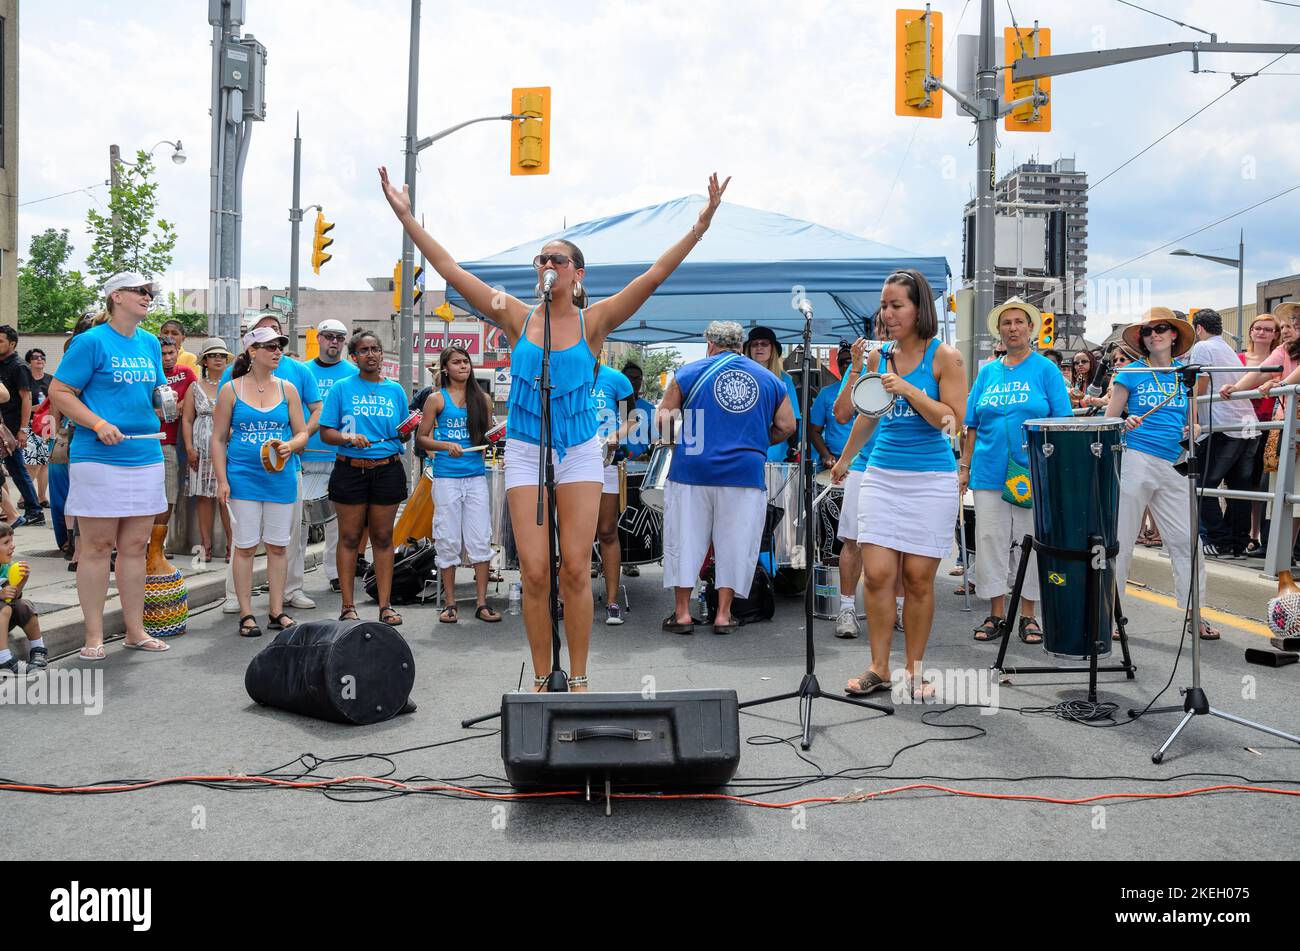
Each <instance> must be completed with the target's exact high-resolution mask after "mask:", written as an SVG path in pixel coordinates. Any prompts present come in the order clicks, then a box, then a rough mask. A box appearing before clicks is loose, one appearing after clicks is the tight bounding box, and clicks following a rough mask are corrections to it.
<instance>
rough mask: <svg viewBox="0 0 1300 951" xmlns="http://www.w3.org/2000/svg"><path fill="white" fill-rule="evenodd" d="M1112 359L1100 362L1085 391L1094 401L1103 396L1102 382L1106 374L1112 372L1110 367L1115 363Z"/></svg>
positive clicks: (1108, 358)
mask: <svg viewBox="0 0 1300 951" xmlns="http://www.w3.org/2000/svg"><path fill="white" fill-rule="evenodd" d="M1112 357H1113V351H1112ZM1112 357H1107V358H1105V359H1103V360H1100V361H1098V363H1097V369H1096V370H1094V371H1093V373H1092V379H1091V380H1089V381H1088V388H1087V390H1085V391H1084V392H1085V394H1086V395H1087V396H1090V397H1092V398H1093V399H1096V398H1097V397H1099V396H1101V381H1102V379H1103V378H1104V377H1105V376H1106V374H1107V373H1109V372H1110V365H1111V363H1112V362H1113V359H1112Z"/></svg>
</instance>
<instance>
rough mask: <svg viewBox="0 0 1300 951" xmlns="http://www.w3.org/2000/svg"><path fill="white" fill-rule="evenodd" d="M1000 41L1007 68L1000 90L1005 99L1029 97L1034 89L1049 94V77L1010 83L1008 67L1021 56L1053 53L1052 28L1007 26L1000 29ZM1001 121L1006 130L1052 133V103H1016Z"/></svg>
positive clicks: (1012, 100)
mask: <svg viewBox="0 0 1300 951" xmlns="http://www.w3.org/2000/svg"><path fill="white" fill-rule="evenodd" d="M1002 42H1003V54H1004V59H1003V62H1004V63H1006V64H1007V68H1006V69H1005V70H1003V77H1004V79H1003V92H1004V95H1005V96H1006V99H1007V102H1014V101H1015V100H1017V99H1025V98H1027V97H1029V96H1032V95H1033V94H1034V93H1035V91H1037V92H1043V93H1046V94H1048V96H1049V97H1050V96H1051V92H1052V79H1051V77H1050V76H1045V77H1043V78H1042V79H1028V80H1022V81H1020V82H1013V81H1012V79H1011V66H1012V64H1014V63H1015V61H1016V60H1018V59H1023V58H1024V57H1026V56H1047V55H1049V54H1050V53H1051V52H1052V31H1051V30H1049V29H1047V28H1045V27H1039V28H1036V29H1021V30H1016V29H1015V28H1013V27H1007V28H1006V29H1005V30H1003V31H1002ZM1002 124H1003V126H1004V127H1005V128H1006V130H1007V131H1008V132H1051V131H1052V104H1051V102H1050V99H1049V101H1048V102H1047V103H1045V104H1043V105H1041V106H1035V105H1034V104H1033V103H1032V102H1026V103H1023V104H1021V105H1019V106H1016V107H1015V108H1014V109H1012V110H1011V111H1010V112H1009V113H1007V115H1006V118H1005V119H1003V120H1002Z"/></svg>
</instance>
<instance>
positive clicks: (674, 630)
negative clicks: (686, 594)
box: [660, 612, 695, 634]
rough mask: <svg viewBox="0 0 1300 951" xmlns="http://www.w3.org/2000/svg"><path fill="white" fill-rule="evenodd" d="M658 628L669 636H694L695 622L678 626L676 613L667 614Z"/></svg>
mask: <svg viewBox="0 0 1300 951" xmlns="http://www.w3.org/2000/svg"><path fill="white" fill-rule="evenodd" d="M660 627H662V628H663V630H664V631H666V632H667V633H669V634H694V633H695V622H694V621H692V622H691V623H690V624H679V623H678V621H677V614H676V612H674V613H672V614H669V615H668V616H667V617H666V618H664V621H663V624H661V625H660Z"/></svg>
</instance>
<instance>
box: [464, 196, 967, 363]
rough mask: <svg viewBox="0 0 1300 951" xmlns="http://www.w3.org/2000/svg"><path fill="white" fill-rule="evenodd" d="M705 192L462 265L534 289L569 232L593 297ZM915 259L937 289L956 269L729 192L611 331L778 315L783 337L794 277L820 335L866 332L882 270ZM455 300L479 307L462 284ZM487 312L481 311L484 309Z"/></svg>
mask: <svg viewBox="0 0 1300 951" xmlns="http://www.w3.org/2000/svg"><path fill="white" fill-rule="evenodd" d="M704 201H705V200H704V198H703V197H701V196H699V195H691V196H687V197H684V198H677V199H674V200H672V201H668V202H664V203H663V204H661V205H652V206H650V207H648V208H641V209H639V210H637V211H630V212H626V213H625V214H621V215H612V216H610V217H608V218H598V219H596V220H595V221H588V222H584V223H583V224H579V225H574V226H573V227H572V228H568V229H566V230H564V231H559V232H556V233H555V234H551V235H547V236H546V237H543V238H538V239H536V240H534V241H530V242H528V243H526V244H521V245H518V246H517V247H514V248H511V249H510V250H508V251H502V252H501V253H500V254H496V255H493V256H492V257H490V258H486V259H484V260H482V261H469V262H465V263H463V265H462V266H463V267H464V268H465V269H466V270H468V271H469V272H470V273H472V274H474V275H476V276H478V277H479V278H481V279H482V280H484V281H486V282H487V283H488V284H491V285H493V286H498V285H499V286H502V287H504V288H505V289H506V291H507V292H508V293H510V294H512V295H514V296H515V297H518V298H519V299H520V300H524V301H531V300H535V299H536V285H537V276H536V274H535V272H534V271H533V266H532V260H533V257H534V256H535V255H536V254H537V252H538V251H539V250H540V249H541V248H542V246H543V245H545V244H546V242H548V241H552V240H554V239H556V238H565V239H567V240H569V241H572V242H573V243H574V244H576V245H577V246H578V247H580V248H581V249H582V253H583V256H584V257H585V258H586V261H587V269H586V276H585V277H584V279H583V283H584V284H585V285H586V287H587V293H588V295H589V296H590V297H591V299H592V300H599V299H600V298H603V297H608V296H610V295H611V294H614V293H616V292H618V291H619V290H621V289H622V288H623V287H625V286H626V285H627V284H628V283H629V282H630V281H631V280H632V279H633V278H635V277H636V276H637V275H639V274H641V273H642V272H643V271H644V270H645V269H646V268H647V267H649V266H650V264H652V263H653V262H654V261H655V260H656V259H657V258H658V257H659V255H660V254H662V253H663V252H664V250H665V249H667V248H669V247H670V246H671V245H672V244H673V243H674V242H676V241H677V240H679V239H680V238H681V237H682V235H684V234H686V232H687V231H688V230H690V227H691V225H692V224H693V223H694V222H695V221H696V219H697V218H698V216H699V212H700V208H701V207H702V206H703V204H704ZM904 267H911V268H916V269H917V270H918V271H920V272H921V273H922V274H924V275H925V277H926V280H928V281H929V282H930V285H931V287H932V288H933V290H934V293H935V295H936V297H937V296H938V295H940V294H942V293H944V291H945V289H946V286H947V278H948V275H949V273H950V272H949V269H948V262H947V259H946V258H943V257H922V256H920V255H915V254H911V253H909V252H907V251H903V250H901V249H899V248H894V247H890V246H889V245H884V244H880V243H878V242H875V241H868V240H867V239H866V238H859V237H856V236H855V235H851V234H846V233H844V232H842V231H835V230H832V229H831V228H825V227H823V226H821V225H817V224H813V223H812V222H808V221H800V220H799V219H797V218H790V217H788V216H786V215H779V214H776V213H774V212H770V211H759V210H758V209H754V208H746V207H744V206H743V205H734V204H731V203H730V202H728V203H725V204H724V205H723V206H722V207H721V208H719V209H718V212H717V214H716V215H715V216H714V219H713V224H712V225H711V226H710V228H709V231H708V234H707V235H705V238H704V240H703V241H701V242H700V243H699V245H697V246H696V247H695V249H694V250H693V251H691V254H690V256H689V257H688V258H687V259H686V260H685V262H683V264H682V265H681V267H679V268H678V269H677V270H676V271H675V272H674V273H673V276H672V277H671V278H669V279H668V281H666V282H665V283H664V285H663V286H662V287H661V288H659V290H658V291H657V292H656V293H655V295H654V296H653V297H651V298H650V300H648V301H647V302H646V303H645V305H644V306H643V307H642V308H641V309H640V310H639V311H637V313H636V314H635V315H633V317H632V319H631V320H629V321H627V322H626V323H625V324H623V326H622V327H620V328H619V329H618V330H616V331H615V332H614V333H612V334H610V339H611V340H621V341H626V342H628V343H680V342H691V341H700V339H701V338H700V335H701V333H702V332H703V331H704V328H705V326H706V325H707V324H708V323H709V321H711V320H734V321H736V322H738V323H740V324H741V325H742V326H745V327H750V326H754V325H758V324H761V325H763V326H766V327H771V328H772V329H773V330H774V331H775V332H776V335H777V336H778V337H779V338H780V339H781V340H783V341H794V340H796V339H797V338H798V337H799V336H800V335H801V334H802V333H803V318H802V317H801V316H800V314H799V312H798V311H797V310H795V309H794V306H793V302H794V301H795V299H796V298H795V292H794V288H796V287H802V288H804V294H805V296H807V298H808V300H809V301H811V302H812V304H813V308H814V311H815V313H816V316H817V327H816V339H817V342H820V343H831V342H834V341H835V340H838V339H839V338H841V337H844V338H848V339H853V338H854V337H858V336H862V335H863V333H864V328H865V327H866V324H867V321H868V320H870V318H871V315H872V314H874V313H875V312H876V310H877V308H878V307H879V304H880V288H881V286H882V285H883V284H884V281H885V278H886V277H888V276H889V275H890V274H891V273H893V272H894V271H896V270H898V269H899V268H904ZM447 299H448V300H449V301H451V303H452V304H454V305H456V306H458V307H460V308H462V309H464V310H468V311H470V312H472V313H477V312H476V311H474V309H473V308H472V307H470V306H469V305H468V304H467V303H466V301H465V300H464V298H462V297H461V296H460V294H458V293H457V292H456V291H455V289H454V288H451V287H449V288H447ZM478 316H480V317H484V316H485V315H483V314H478Z"/></svg>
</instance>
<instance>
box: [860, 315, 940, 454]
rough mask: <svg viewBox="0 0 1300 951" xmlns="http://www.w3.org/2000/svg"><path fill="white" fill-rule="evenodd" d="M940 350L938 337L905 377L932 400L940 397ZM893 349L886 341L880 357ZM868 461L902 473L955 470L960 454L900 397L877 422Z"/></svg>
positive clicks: (885, 357) (931, 342) (882, 357)
mask: <svg viewBox="0 0 1300 951" xmlns="http://www.w3.org/2000/svg"><path fill="white" fill-rule="evenodd" d="M938 349H939V339H938V338H937V337H936V338H935V339H933V340H931V341H930V345H929V346H928V347H926V348H925V356H924V357H922V358H921V362H920V363H919V364H918V365H917V367H916V369H915V370H913V371H912V372H911V373H909V374H907V375H906V376H904V377H903V379H904V380H906V381H907V382H908V383H911V384H912V385H913V386H915V387H916V388H917V389H919V390H921V391H922V392H924V393H925V395H926V396H928V397H930V399H932V400H937V399H938V398H939V380H938V379H937V378H936V377H935V375H934V355H935V353H936V352H937V351H938ZM893 350H894V347H893V344H886V346H885V347H884V348H883V349H882V350H881V359H882V360H885V359H888V358H889V357H890V356H892V355H893ZM867 464H868V465H869V466H871V467H872V468H874V469H896V470H900V471H903V472H955V471H956V470H957V457H956V456H954V455H953V451H952V442H951V441H950V440H949V439H948V437H947V436H945V435H944V434H943V433H942V432H941V431H940V430H938V429H935V428H934V427H933V426H931V425H930V423H929V422H928V421H927V420H926V418H925V417H924V416H922V415H921V414H920V413H918V412H917V411H916V410H915V409H913V408H912V404H910V403H909V402H908V401H907V400H905V399H903V397H901V396H900V397H898V398H897V399H895V400H894V406H893V408H892V409H891V410H890V411H889V412H888V413H886V414H885V415H884V416H883V417H882V418H881V420H880V422H879V423H877V424H876V440H875V445H874V446H873V447H872V450H871V456H870V458H869V460H868V463H867Z"/></svg>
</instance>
